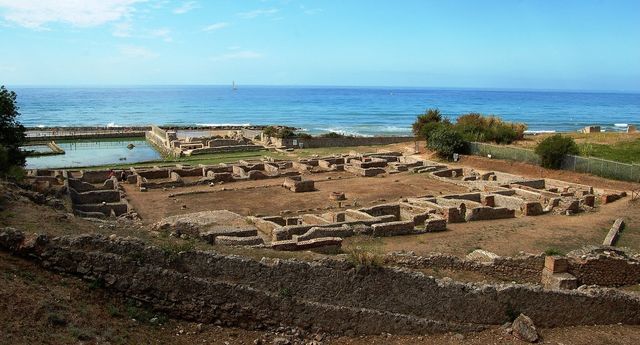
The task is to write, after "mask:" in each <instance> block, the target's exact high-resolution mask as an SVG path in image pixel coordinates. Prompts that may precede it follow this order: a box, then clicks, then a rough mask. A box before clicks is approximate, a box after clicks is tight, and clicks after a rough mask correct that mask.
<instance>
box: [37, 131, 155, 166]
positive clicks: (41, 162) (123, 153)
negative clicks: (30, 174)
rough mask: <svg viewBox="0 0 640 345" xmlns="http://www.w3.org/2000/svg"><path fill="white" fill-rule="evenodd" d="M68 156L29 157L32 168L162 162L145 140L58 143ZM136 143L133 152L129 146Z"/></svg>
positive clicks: (127, 139)
mask: <svg viewBox="0 0 640 345" xmlns="http://www.w3.org/2000/svg"><path fill="white" fill-rule="evenodd" d="M56 143H57V144H58V145H59V146H60V147H62V149H63V150H65V154H63V155H54V156H41V157H28V158H27V168H28V169H46V168H72V167H85V166H96V165H108V164H117V163H138V162H146V161H151V160H157V159H161V158H162V156H161V155H160V153H158V152H157V151H156V150H155V149H154V148H153V147H152V146H151V145H149V143H148V142H147V141H146V140H145V139H144V138H126V139H108V140H76V141H57V142H56ZM129 144H133V145H134V147H133V148H132V149H129V148H128V147H127V146H128V145H129Z"/></svg>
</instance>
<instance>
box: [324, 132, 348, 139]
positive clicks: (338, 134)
mask: <svg viewBox="0 0 640 345" xmlns="http://www.w3.org/2000/svg"><path fill="white" fill-rule="evenodd" d="M319 137H320V138H345V137H347V136H346V135H344V134H340V133H336V132H329V133H324V134H320V135H319Z"/></svg>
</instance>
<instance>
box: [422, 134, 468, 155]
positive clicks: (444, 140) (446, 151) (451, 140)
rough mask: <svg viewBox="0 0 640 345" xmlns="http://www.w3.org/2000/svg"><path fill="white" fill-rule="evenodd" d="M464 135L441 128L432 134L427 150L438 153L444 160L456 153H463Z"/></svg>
mask: <svg viewBox="0 0 640 345" xmlns="http://www.w3.org/2000/svg"><path fill="white" fill-rule="evenodd" d="M465 145H466V143H465V141H464V139H463V138H462V135H460V133H458V132H457V131H456V130H454V129H453V128H450V127H440V128H438V129H436V130H435V131H434V132H433V133H431V137H430V139H429V141H427V148H429V149H431V150H433V151H436V153H437V154H438V156H440V157H443V158H448V157H451V156H452V155H453V154H454V153H461V152H462V151H463V150H464V148H465Z"/></svg>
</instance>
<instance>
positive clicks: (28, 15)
mask: <svg viewBox="0 0 640 345" xmlns="http://www.w3.org/2000/svg"><path fill="white" fill-rule="evenodd" d="M144 1H145V0H0V13H1V15H2V17H4V19H5V20H7V21H9V22H12V23H15V24H18V25H20V26H24V27H27V28H31V29H39V30H46V27H44V25H46V24H48V23H65V24H71V25H73V26H78V27H91V26H98V25H102V24H105V23H108V22H114V21H118V20H120V19H122V18H124V17H126V16H128V15H130V14H131V13H132V12H134V11H135V8H134V4H135V3H138V2H144Z"/></svg>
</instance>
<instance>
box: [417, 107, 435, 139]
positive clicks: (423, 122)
mask: <svg viewBox="0 0 640 345" xmlns="http://www.w3.org/2000/svg"><path fill="white" fill-rule="evenodd" d="M440 122H442V114H440V110H438V109H427V111H425V112H424V114H422V115H419V116H418V118H417V119H416V122H414V123H413V125H411V128H412V130H413V135H415V136H416V137H421V138H426V137H427V136H428V133H430V132H431V130H433V129H435V126H436V125H435V124H437V123H440Z"/></svg>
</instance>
